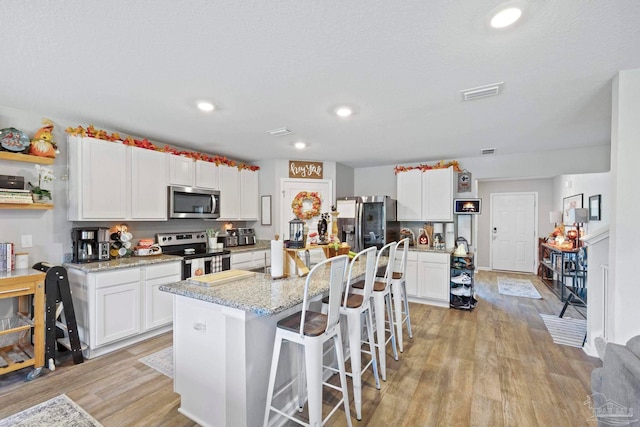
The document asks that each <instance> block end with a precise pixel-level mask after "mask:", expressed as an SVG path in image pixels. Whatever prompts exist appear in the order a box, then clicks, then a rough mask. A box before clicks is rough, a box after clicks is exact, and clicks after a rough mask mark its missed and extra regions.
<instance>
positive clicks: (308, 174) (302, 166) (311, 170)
mask: <svg viewBox="0 0 640 427" xmlns="http://www.w3.org/2000/svg"><path fill="white" fill-rule="evenodd" d="M289 178H304V179H322V162H305V161H296V160H289Z"/></svg>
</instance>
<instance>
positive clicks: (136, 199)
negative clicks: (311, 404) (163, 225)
mask: <svg viewBox="0 0 640 427" xmlns="http://www.w3.org/2000/svg"><path fill="white" fill-rule="evenodd" d="M129 148H130V150H131V219H140V220H142V219H148V220H164V219H167V174H166V173H164V172H163V171H166V170H167V157H166V156H165V154H164V153H161V152H158V151H153V150H144V149H140V148H135V147H129Z"/></svg>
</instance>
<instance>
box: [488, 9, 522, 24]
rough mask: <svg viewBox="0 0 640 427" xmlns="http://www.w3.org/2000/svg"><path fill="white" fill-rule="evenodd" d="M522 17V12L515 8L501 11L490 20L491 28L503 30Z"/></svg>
mask: <svg viewBox="0 0 640 427" xmlns="http://www.w3.org/2000/svg"><path fill="white" fill-rule="evenodd" d="M520 16H522V10H521V9H520V8H517V7H508V8H506V9H502V10H500V11H499V12H497V13H496V14H495V15H493V18H491V26H492V27H493V28H504V27H508V26H509V25H511V24H513V23H514V22H516V21H517V20H518V19H520Z"/></svg>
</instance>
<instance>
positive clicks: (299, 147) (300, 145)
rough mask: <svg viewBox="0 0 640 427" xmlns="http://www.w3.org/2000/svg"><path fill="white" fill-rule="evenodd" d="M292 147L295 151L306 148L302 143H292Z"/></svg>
mask: <svg viewBox="0 0 640 427" xmlns="http://www.w3.org/2000/svg"><path fill="white" fill-rule="evenodd" d="M293 146H294V147H296V149H297V150H304V149H305V148H307V144H306V143H304V142H302V141H298V142H296V143H294V144H293Z"/></svg>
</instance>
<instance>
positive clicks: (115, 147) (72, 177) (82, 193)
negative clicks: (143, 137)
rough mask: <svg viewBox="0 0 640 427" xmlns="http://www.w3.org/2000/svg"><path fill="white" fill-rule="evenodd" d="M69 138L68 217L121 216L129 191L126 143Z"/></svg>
mask: <svg viewBox="0 0 640 427" xmlns="http://www.w3.org/2000/svg"><path fill="white" fill-rule="evenodd" d="M68 142H69V143H68V156H69V158H68V164H69V210H68V219H69V220H70V221H77V220H99V219H124V218H125V217H126V215H127V199H128V194H130V193H128V187H127V183H128V182H129V179H128V176H129V158H128V156H127V146H126V145H122V144H118V143H114V142H110V141H102V140H99V139H95V138H80V137H75V136H70V137H69V139H68Z"/></svg>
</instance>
